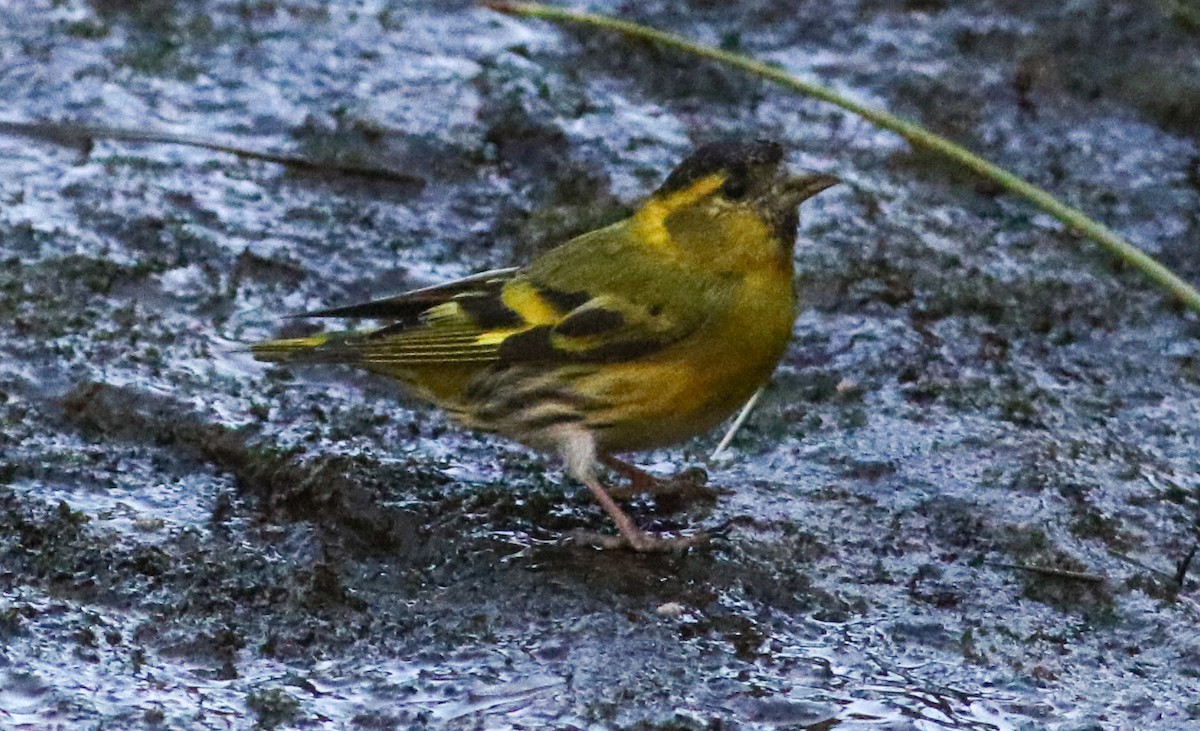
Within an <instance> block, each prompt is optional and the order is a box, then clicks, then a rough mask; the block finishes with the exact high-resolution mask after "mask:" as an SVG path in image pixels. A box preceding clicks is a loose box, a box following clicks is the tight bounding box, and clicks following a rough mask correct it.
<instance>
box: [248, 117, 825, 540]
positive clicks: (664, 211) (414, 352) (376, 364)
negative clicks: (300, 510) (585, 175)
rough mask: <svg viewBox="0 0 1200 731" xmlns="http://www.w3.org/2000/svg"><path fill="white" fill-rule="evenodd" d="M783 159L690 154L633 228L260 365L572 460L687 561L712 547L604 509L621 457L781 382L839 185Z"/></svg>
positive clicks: (280, 351)
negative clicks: (357, 380)
mask: <svg viewBox="0 0 1200 731" xmlns="http://www.w3.org/2000/svg"><path fill="white" fill-rule="evenodd" d="M782 160H783V148H782V147H780V145H778V144H777V143H774V142H768V141H756V142H751V143H733V142H721V143H714V144H708V145H705V146H702V147H700V148H698V149H697V150H696V151H695V152H694V153H693V154H692V155H690V156H689V157H688V158H687V159H685V160H684V161H683V162H682V163H680V165H679V166H678V167H677V168H675V170H674V171H672V172H671V174H670V175H669V176H668V177H667V179H666V181H664V182H663V184H662V185H661V186H660V187H659V188H658V190H656V191H655V192H654V193H653V194H652V195H651V196H650V197H649V198H648V199H647V200H646V201H645V202H644V203H643V204H642V205H641V206H640V207H639V208H638V209H637V211H636V212H635V213H634V214H633V215H632V216H630V217H629V218H627V219H625V220H623V221H620V222H618V223H615V224H613V225H611V226H607V227H605V228H602V229H598V230H596V231H591V232H589V233H586V234H583V235H582V236H579V237H577V238H574V239H571V240H570V241H568V242H566V243H565V244H562V245H561V246H559V247H557V248H555V249H552V250H550V251H548V252H546V253H545V254H543V255H541V256H539V257H537V258H536V259H534V260H533V261H532V262H531V263H530V264H529V265H528V266H526V267H523V268H511V269H500V270H495V271H489V272H483V273H481V274H476V275H474V276H470V277H467V278H465V279H460V280H458V281H455V282H450V283H448V284H442V285H438V286H434V287H428V288H425V289H419V290H415V291H412V292H407V293H404V294H400V295H396V296H393V297H387V298H385V299H379V300H374V301H371V302H365V303H362V304H355V305H350V306H347V307H336V308H333V309H327V310H321V311H318V312H311V313H307V315H306V316H310V317H365V318H372V319H378V320H383V321H386V322H387V323H388V324H386V325H384V326H383V327H380V328H378V329H375V330H370V331H351V332H333V333H326V334H322V335H317V336H314V337H306V338H293V339H286V340H269V341H266V342H262V343H258V344H256V345H254V346H252V352H253V353H254V355H255V357H257V358H258V359H260V360H266V361H286V362H303V363H352V364H354V365H357V366H360V367H362V368H365V369H367V370H370V371H374V372H376V373H381V374H384V375H387V376H391V377H392V378H396V379H398V380H400V381H402V382H403V383H404V384H405V385H407V386H408V387H409V388H411V389H412V391H413V392H415V393H416V394H417V395H418V396H420V397H422V398H424V399H427V400H428V401H430V402H432V403H434V404H436V405H437V406H439V407H441V408H443V409H445V410H446V411H447V412H449V414H450V415H451V416H452V417H453V418H454V419H455V420H456V421H458V422H459V423H460V424H462V425H464V426H467V427H470V428H473V429H479V430H482V431H487V432H494V433H497V434H501V435H503V436H506V437H509V438H511V439H515V440H516V441H518V442H521V443H522V444H525V445H527V446H529V447H531V448H533V449H536V450H541V451H546V452H553V453H557V454H558V455H560V456H562V458H563V459H564V460H565V461H566V466H567V469H568V471H569V472H570V474H571V475H573V476H574V477H575V478H576V479H578V480H580V481H581V482H583V483H584V484H585V485H587V487H588V488H589V489H590V490H591V491H592V493H593V494H594V495H595V496H596V499H597V500H598V501H599V502H600V504H601V506H603V508H604V510H605V511H606V512H607V513H608V514H609V516H611V518H612V520H613V521H614V522H615V523H616V526H617V529H618V530H619V531H620V536H619V537H611V538H610V539H608V540H607V541H604V545H608V546H618V545H619V546H624V547H628V548H632V549H634V550H637V551H664V550H679V549H683V548H686V547H688V546H691V545H695V544H696V543H698V542H700V541H702V540H703V539H704V536H703V534H700V535H698V536H697V535H693V536H687V537H684V536H674V537H666V536H660V535H653V534H650V533H647V532H645V531H643V530H641V529H640V528H638V527H637V525H635V524H634V522H633V521H632V520H631V519H630V518H629V516H628V515H626V514H625V512H624V511H622V510H621V508H620V507H619V506H618V505H617V503H616V502H615V501H614V500H613V498H612V497H611V496H610V495H609V494H608V493H607V492H606V491H605V488H604V486H603V485H602V484H601V482H600V466H601V465H607V466H609V467H611V468H614V469H616V470H617V471H619V472H621V473H622V474H625V475H629V476H633V477H635V478H636V477H638V476H639V475H640V476H645V475H644V473H640V471H639V470H637V469H636V468H635V467H633V466H632V465H628V464H626V463H624V462H622V461H620V460H618V459H616V458H615V457H614V456H613V455H615V454H620V453H622V452H636V451H639V450H646V449H652V448H656V447H662V446H667V445H671V444H676V443H678V442H680V441H682V440H685V439H687V438H689V437H692V436H695V435H697V434H702V433H704V432H707V431H709V430H710V429H712V428H713V427H714V426H716V425H717V424H719V423H720V422H721V421H722V420H723V419H725V418H726V417H727V416H728V415H729V414H730V413H731V412H733V411H734V410H735V409H737V408H738V407H739V406H740V405H742V404H743V403H744V402H745V401H746V399H747V398H749V397H750V396H751V395H752V394H753V393H754V392H755V391H756V390H757V389H758V388H759V387H760V386H761V385H762V384H763V383H764V382H765V381H766V380H767V379H768V378H769V377H770V375H771V372H772V371H773V370H774V369H775V365H776V363H778V361H779V359H780V357H781V356H782V355H783V353H784V350H785V348H786V347H787V343H788V340H789V338H790V337H791V333H792V325H793V321H794V320H795V317H796V301H797V298H796V289H795V286H794V284H793V272H792V259H793V253H792V249H793V247H794V245H795V241H796V226H797V223H798V220H799V218H798V213H797V206H798V205H799V204H800V202H801V201H803V200H805V199H807V198H809V197H811V196H813V195H815V194H816V193H819V192H820V191H822V190H824V189H826V188H828V187H829V186H831V185H834V184H835V183H837V182H838V181H837V179H836V178H833V177H830V176H828V175H819V174H808V175H798V176H791V175H788V174H787V173H786V171H785V170H784V169H783V167H782V165H781V163H782Z"/></svg>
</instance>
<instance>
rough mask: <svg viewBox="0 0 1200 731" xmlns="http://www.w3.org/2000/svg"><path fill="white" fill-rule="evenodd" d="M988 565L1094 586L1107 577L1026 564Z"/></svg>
mask: <svg viewBox="0 0 1200 731" xmlns="http://www.w3.org/2000/svg"><path fill="white" fill-rule="evenodd" d="M988 565H989V566H995V567H996V568H1001V569H1014V570H1017V571H1028V572H1030V573H1034V574H1042V575H1043V576H1052V577H1054V578H1056V579H1068V580H1070V581H1087V582H1090V583H1093V584H1100V583H1103V582H1104V581H1105V577H1104V576H1102V575H1100V574H1091V573H1088V572H1086V571H1068V570H1067V569H1056V568H1054V567H1053V566H1029V565H1026V564H1020V563H1003V562H1000V561H989V562H988Z"/></svg>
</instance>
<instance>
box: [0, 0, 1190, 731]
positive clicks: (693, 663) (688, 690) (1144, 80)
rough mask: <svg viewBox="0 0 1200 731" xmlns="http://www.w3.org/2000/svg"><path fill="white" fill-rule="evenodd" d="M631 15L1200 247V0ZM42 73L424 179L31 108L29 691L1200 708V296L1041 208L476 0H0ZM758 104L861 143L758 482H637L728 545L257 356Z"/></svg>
mask: <svg viewBox="0 0 1200 731" xmlns="http://www.w3.org/2000/svg"><path fill="white" fill-rule="evenodd" d="M1043 5H1044V6H1043ZM590 7H592V8H595V9H601V10H605V11H608V12H619V13H621V14H623V15H625V16H626V17H631V18H635V19H639V20H643V21H645V22H648V23H650V24H653V25H656V26H659V27H663V28H667V29H672V30H676V31H679V32H682V33H684V34H686V35H688V36H691V37H694V38H698V39H701V40H704V41H707V42H711V43H716V44H719V45H722V46H724V47H726V48H733V49H740V50H744V51H747V52H751V53H753V54H755V55H757V56H759V57H762V58H765V59H768V60H771V61H774V62H778V63H780V64H782V65H783V66H785V67H786V68H788V69H791V70H793V71H795V72H798V73H801V74H805V75H808V76H811V77H815V78H818V79H822V80H824V81H826V82H827V83H830V84H832V85H834V86H836V87H837V88H839V89H842V90H844V91H846V92H848V93H850V94H853V95H854V96H856V97H859V98H863V99H867V100H871V101H874V102H876V103H879V104H881V105H884V106H887V107H888V108H891V109H893V110H895V111H898V112H900V113H903V114H905V115H908V116H911V117H914V118H916V119H918V120H920V121H922V122H923V123H925V124H926V125H928V126H930V127H932V128H933V129H935V130H937V131H939V132H942V133H945V134H947V135H949V136H951V137H953V138H955V139H957V140H959V141H962V142H964V143H966V144H968V145H969V146H970V147H972V148H974V149H976V150H979V151H981V152H983V153H985V155H986V156H988V157H990V158H991V159H993V160H995V161H997V162H1000V163H1002V164H1004V165H1006V166H1009V167H1010V168H1012V169H1013V170H1015V171H1016V172H1018V173H1019V174H1021V175H1023V176H1026V177H1028V178H1030V179H1031V180H1033V181H1034V182H1036V183H1038V184H1041V185H1044V186H1046V187H1047V188H1049V189H1051V190H1052V191H1054V192H1055V193H1057V194H1059V195H1061V196H1062V197H1064V198H1065V199H1066V200H1068V201H1070V202H1072V203H1074V204H1077V205H1079V206H1080V207H1082V208H1083V209H1085V210H1087V211H1089V212H1090V213H1092V214H1094V215H1095V216H1097V217H1098V218H1100V219H1101V220H1103V221H1104V222H1106V223H1108V224H1109V225H1111V226H1112V227H1114V228H1116V229H1117V230H1119V231H1121V232H1123V233H1125V234H1127V235H1128V236H1130V237H1131V238H1132V239H1133V240H1135V241H1136V242H1137V243H1138V244H1140V245H1141V246H1144V247H1145V248H1146V249H1147V250H1149V251H1151V252H1152V253H1154V254H1155V255H1157V256H1159V257H1160V258H1161V259H1162V260H1163V261H1164V262H1166V263H1167V264H1168V265H1170V266H1172V267H1174V268H1175V269H1176V270H1177V271H1178V272H1179V273H1180V274H1181V275H1183V276H1185V277H1187V278H1189V279H1190V280H1191V281H1193V282H1196V281H1200V257H1198V253H1200V248H1198V247H1200V146H1198V136H1200V135H1198V133H1197V131H1198V130H1200V84H1198V82H1197V79H1200V73H1197V72H1198V71H1200V69H1198V68H1197V65H1198V62H1197V58H1198V57H1200V56H1197V54H1196V48H1197V45H1198V44H1200V12H1198V11H1197V10H1195V8H1194V5H1193V4H1190V3H1187V2H1180V3H1167V2H1150V1H1149V0H1144V1H1142V2H1117V3H1108V2H1099V1H1098V0H1094V1H1093V0H1083V2H1076V3H1067V4H1061V5H1059V4H1053V3H1051V4H1042V5H1039V4H1026V3H1006V2H999V1H996V2H970V3H948V2H941V1H940V0H907V1H906V2H902V1H900V0H896V1H894V2H891V1H883V0H863V1H862V2H849V3H837V4H834V7H832V8H831V7H830V4H829V3H817V2H802V3H790V2H769V1H764V2H752V3H743V4H738V6H737V8H736V9H731V8H730V7H727V6H726V5H724V4H720V3H709V2H700V1H698V0H697V1H695V2H688V3H677V4H666V3H650V4H633V3H613V2H609V3H596V4H592V5H591V6H590ZM0 100H2V101H0V119H2V120H3V121H38V120H52V121H58V122H62V121H66V122H74V123H83V124H88V125H103V126H110V127H122V128H133V129H147V130H159V131H167V132H175V133H183V134H190V135H197V136H201V137H205V138H210V139H213V140H215V141H219V142H222V143H225V144H233V145H240V146H247V147H255V148H259V149H270V150H275V151H282V152H287V153H290V154H299V155H304V156H305V157H307V158H309V159H311V160H315V161H319V162H322V163H329V164H341V165H371V166H374V167H378V168H383V169H387V170H390V171H392V172H394V173H395V175H394V176H392V177H391V178H388V179H379V178H364V177H362V176H355V175H344V174H337V173H334V172H331V171H325V172H321V171H316V172H314V171H311V170H310V171H296V170H288V169H285V168H283V167H281V166H279V165H275V164H271V163H266V162H261V161H251V160H244V159H239V158H237V157H235V156H232V155H228V154H223V153H217V152H211V151H207V150H203V149H195V148H187V147H180V146H175V145H163V144H150V145H136V144H130V143H126V142H115V141H106V140H104V139H94V140H91V143H90V144H62V143H61V141H59V142H55V141H52V140H46V139H30V138H27V137H21V136H13V135H2V136H0V171H2V172H3V174H2V175H0V727H4V728H19V729H25V728H28V729H42V728H74V727H81V728H122V729H125V728H178V729H191V728H212V729H225V728H251V727H255V726H257V727H261V728H292V727H303V728H361V729H383V728H487V729H493V728H495V729H504V728H563V729H567V728H598V729H718V728H719V729H770V728H789V729H796V728H811V729H835V728H836V729H845V730H849V729H1043V728H1046V729H1063V730H1068V729H1069V730H1072V731H1083V730H1084V729H1131V728H1154V729H1184V728H1198V727H1200V695H1198V694H1197V691H1198V690H1200V630H1198V629H1197V627H1198V620H1200V603H1198V599H1200V597H1198V595H1197V587H1198V583H1197V577H1196V569H1194V568H1193V566H1192V565H1191V558H1192V556H1193V555H1194V553H1195V552H1196V546H1197V541H1198V539H1200V522H1198V521H1200V494H1198V492H1197V488H1198V485H1200V480H1198V473H1200V418H1198V417H1200V342H1198V340H1197V337H1198V336H1200V325H1198V323H1197V318H1196V316H1195V315H1194V314H1192V313H1187V312H1184V311H1182V310H1181V309H1180V308H1179V307H1177V306H1175V305H1173V304H1172V303H1171V302H1169V301H1167V300H1165V299H1164V297H1163V296H1162V295H1161V294H1160V293H1158V292H1157V291H1154V290H1152V289H1151V288H1150V287H1149V286H1148V285H1147V284H1145V282H1143V281H1142V279H1140V278H1139V277H1138V276H1136V275H1135V274H1133V273H1131V272H1129V271H1126V270H1124V269H1123V268H1122V267H1121V266H1119V265H1117V264H1114V262H1113V261H1112V260H1111V259H1110V258H1108V257H1107V256H1106V255H1105V254H1104V253H1103V252H1101V251H1100V250H1098V249H1097V248H1096V247H1095V246H1093V245H1091V244H1088V243H1085V242H1083V241H1081V240H1080V239H1079V238H1078V237H1077V236H1075V235H1073V234H1072V233H1071V232H1069V231H1065V230H1064V229H1063V228H1062V227H1061V226H1059V225H1058V224H1056V223H1054V222H1053V221H1052V220H1050V219H1049V218H1048V217H1046V216H1045V215H1042V214H1040V213H1037V212H1035V211H1033V210H1032V209H1031V208H1030V207H1029V206H1027V205H1025V204H1024V203H1022V202H1019V201H1016V200H1013V199H1012V198H1010V197H1007V196H1003V195H999V194H998V193H997V191H996V190H995V189H993V188H992V187H991V186H989V185H987V184H984V183H981V182H980V181H978V180H975V179H973V178H971V177H970V176H968V175H964V174H962V173H959V172H957V171H955V170H953V169H951V168H949V167H948V166H947V165H945V164H943V163H941V162H939V161H937V160H935V159H933V158H932V157H930V156H928V155H924V154H918V153H914V152H912V151H910V150H909V149H908V148H907V147H906V146H905V145H904V144H903V143H902V142H901V141H899V140H898V139H896V138H894V137H892V136H890V135H888V134H885V133H881V132H878V131H876V130H873V129H872V128H870V127H868V126H867V125H866V124H865V123H862V122H860V121H858V120H856V119H855V118H852V117H850V116H848V115H846V114H843V113H841V112H839V111H837V110H833V109H831V108H829V107H827V106H824V105H822V104H819V103H817V102H812V101H807V100H802V99H796V98H793V97H789V96H786V95H785V94H784V93H782V92H781V91H779V90H777V89H774V88H772V87H769V86H766V85H763V84H761V83H758V82H755V81H750V80H747V79H745V78H743V77H741V76H739V75H737V74H734V73H731V72H728V71H725V70H722V69H719V68H715V67H712V66H709V65H706V64H702V63H698V62H696V61H695V60H693V59H690V58H685V57H682V56H679V55H676V54H672V53H663V52H660V51H656V50H654V49H650V48H646V47H643V46H639V45H631V44H628V43H626V42H624V41H621V40H619V39H614V38H611V37H606V36H595V35H587V34H583V33H580V32H578V31H575V30H569V29H561V28H556V27H552V26H549V25H545V24H541V23H537V22H531V21H521V20H515V19H511V18H505V17H502V16H499V15H497V14H495V13H492V12H489V11H485V10H482V9H479V8H476V7H474V6H473V5H472V4H470V3H466V2H462V3H432V2H431V3H418V2H398V1H397V2H386V1H383V0H377V1H373V2H371V1H368V2H357V3H332V2H319V1H316V0H313V1H310V2H289V1H287V0H284V1H274V2H215V1H214V2H202V3H176V2H170V1H168V0H147V1H145V2H123V1H121V0H93V1H92V2H83V1H81V0H61V1H59V0H55V1H53V2H51V1H49V0H34V1H33V2H30V3H20V4H18V3H7V4H0ZM721 136H735V137H743V138H744V137H773V138H777V139H780V140H782V141H784V142H785V143H786V144H787V146H788V147H789V149H790V151H791V152H790V155H789V161H790V164H791V165H792V166H793V167H795V168H809V169H815V170H821V171H825V172H831V173H835V174H837V175H839V176H841V177H843V178H844V179H845V180H846V181H848V183H847V184H846V185H843V186H841V187H840V188H838V189H835V190H832V191H829V192H828V193H826V194H824V195H822V196H820V197H819V198H817V199H814V200H813V201H811V202H810V203H808V204H806V207H805V216H804V220H803V221H802V223H801V242H800V245H799V247H798V249H797V254H796V260H797V271H798V276H799V277H800V279H801V281H802V283H803V286H804V292H805V299H806V301H807V303H808V307H807V309H806V311H805V312H804V314H803V315H802V316H801V318H800V319H799V321H798V322H797V325H796V334H795V341H794V343H793V346H792V347H791V349H790V350H789V352H788V355H787V356H786V358H785V361H784V362H783V364H782V365H781V366H780V368H779V370H778V372H777V374H776V377H775V379H774V381H773V383H772V385H771V387H770V389H769V391H768V392H767V393H766V396H765V398H764V400H763V402H762V404H761V405H760V408H759V409H758V410H757V411H756V412H755V413H754V415H753V416H752V418H751V420H750V422H749V423H748V425H747V427H746V428H745V429H744V430H743V431H741V432H740V433H739V435H738V437H737V439H736V440H735V442H734V445H733V450H732V453H731V454H730V455H729V456H727V457H726V458H725V459H723V460H721V461H720V462H718V463H715V464H707V465H706V469H707V471H708V477H709V482H710V484H712V485H714V486H717V487H719V488H722V489H723V490H724V491H725V493H726V494H724V495H723V496H722V497H721V499H720V500H719V501H717V502H716V503H715V504H696V505H691V506H683V507H680V506H671V505H656V504H654V503H653V502H649V501H641V502H637V503H635V504H634V505H633V507H632V510H633V511H634V512H635V514H636V515H637V518H638V520H639V521H640V522H641V523H642V524H644V525H647V526H651V527H656V528H659V529H675V528H683V527H699V526H712V525H717V524H719V523H722V522H724V521H729V520H732V521H734V524H735V525H734V528H733V530H732V531H731V532H730V533H729V534H728V535H727V536H725V537H723V538H721V539H719V540H718V541H717V542H716V543H715V545H714V546H713V547H712V549H711V550H708V551H698V552H693V553H691V554H689V555H686V556H681V557H664V556H637V555H630V554H625V553H603V552H594V551H589V550H586V549H581V548H578V547H571V546H565V545H562V544H561V542H560V541H559V538H560V537H561V536H562V535H564V534H565V533H568V532H569V531H571V530H573V529H576V528H585V529H590V530H602V529H606V528H607V524H606V522H605V519H604V517H603V515H602V514H601V513H600V511H599V509H598V508H597V507H596V506H595V505H594V504H593V503H592V502H591V500H590V499H589V498H588V496H587V495H586V494H585V493H583V492H582V491H581V490H580V489H579V488H578V487H577V486H576V485H574V484H572V483H571V482H570V481H569V480H567V479H565V478H564V477H563V475H562V474H561V471H560V470H559V467H558V466H557V465H556V464H554V463H553V462H552V461H547V460H544V459H542V458H541V457H539V456H537V455H533V454H530V453H528V452H526V451H525V450H523V449H521V448H519V447H517V446H514V445H512V444H509V443H506V442H502V441H499V440H494V439H491V438H485V437H480V436H476V435H472V434H468V433H463V432H461V431H458V430H456V429H455V428H453V427H452V426H451V425H449V424H448V423H447V421H446V420H445V418H444V417H443V416H441V415H440V414H438V413H436V412H434V411H431V410H429V409H427V408H425V407H423V406H422V405H421V404H419V403H416V402H414V401H412V400H411V399H409V398H407V397H406V396H405V395H404V394H403V393H402V392H400V391H399V389H397V388H396V387H395V386H393V385H392V384H390V383H387V382H385V381H382V380H379V379H375V378H372V377H368V376H365V375H361V374H359V373H356V372H353V371H351V370H344V369H338V368H310V369H298V368H295V369H293V368H280V367H267V366H263V365H260V364H256V363H254V362H253V361H251V360H250V359H249V357H248V356H247V355H246V354H245V353H243V352H241V350H240V349H241V348H242V347H244V345H245V344H246V343H248V342H250V341H253V340H256V339H259V338H263V337H268V336H271V335H275V334H279V333H282V332H293V333H294V332H303V331H304V328H305V327H306V326H305V325H304V324H303V323H299V322H296V321H289V320H287V319H285V318H284V317H283V316H284V315H285V314H287V313H289V312H295V311H298V310H303V309H305V308H311V307H315V306H320V305H329V304H337V303H343V302H347V301H355V300H358V299H360V298H362V297H364V296H367V295H369V294H382V293H390V292H395V291H399V290H401V289H403V288H406V287H409V286H416V285H422V284H429V283H433V282H436V281H438V280H441V279H445V278H449V277H453V276H458V275H463V274H466V273H469V272H471V271H475V270H480V269H486V268H490V267H495V266H503V265H508V264H512V263H520V262H522V261H525V260H527V259H528V258H529V257H530V256H533V255H534V254H536V253H537V252H538V251H540V250H542V249H544V248H545V247H547V246H551V245H553V244H555V243H557V242H559V241H561V240H563V239H564V238H565V237H568V236H570V235H573V234H574V233H578V232H580V231H584V230H587V229H590V228H593V227H595V226H597V225H599V224H601V223H604V222H607V221H610V220H614V219H615V218H619V217H620V216H621V215H623V214H624V213H625V212H627V211H628V210H629V208H630V206H632V205H634V204H636V202H637V200H638V198H639V196H641V195H644V194H645V193H646V192H648V191H649V190H651V189H652V188H653V187H654V185H656V184H657V183H658V182H659V181H660V180H661V179H662V177H663V176H664V175H665V174H666V172H667V171H668V170H669V169H670V167H671V166H672V165H673V164H674V163H675V162H677V161H678V160H679V159H680V158H681V157H682V156H683V155H685V154H686V153H687V152H688V151H689V150H690V149H691V148H692V147H693V146H694V145H695V144H696V143H697V142H698V141H703V140H708V139H712V138H715V137H721ZM717 436H719V435H712V436H710V437H708V438H704V439H700V440H697V441H695V442H694V443H690V444H687V445H683V446H682V447H680V448H679V449H676V450H669V451H662V452H656V453H653V454H648V455H641V457H640V459H641V460H642V462H643V463H644V464H647V465H650V466H651V468H652V469H655V470H658V471H663V472H666V471H670V470H672V469H674V468H676V467H680V466H686V465H702V464H704V460H705V458H706V456H707V455H708V453H709V452H710V451H711V450H712V448H713V446H714V445H715V443H716V437H717ZM1023 567H1024V568H1023ZM1030 567H1040V569H1039V570H1031V569H1030Z"/></svg>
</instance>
